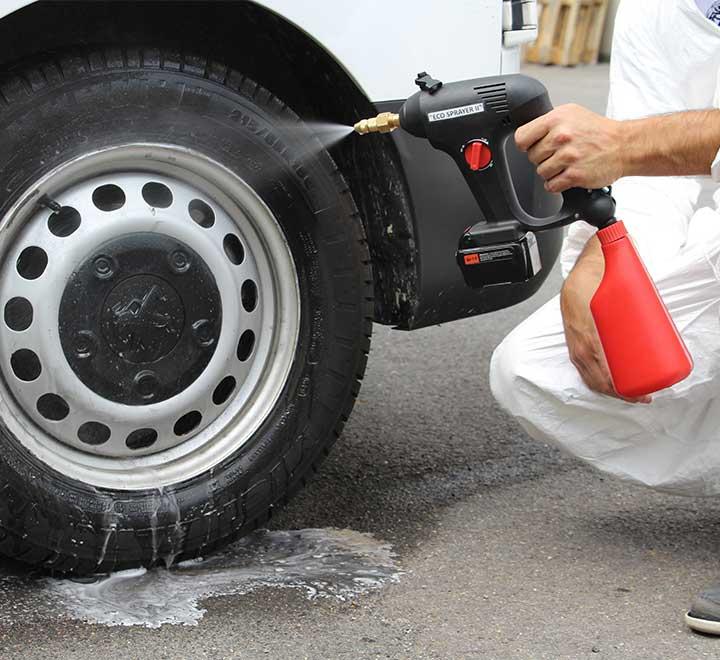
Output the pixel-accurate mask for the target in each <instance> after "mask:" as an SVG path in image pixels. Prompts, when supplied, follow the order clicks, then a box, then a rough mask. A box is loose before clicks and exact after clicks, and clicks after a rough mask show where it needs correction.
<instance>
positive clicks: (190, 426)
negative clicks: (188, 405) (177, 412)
mask: <svg viewBox="0 0 720 660" xmlns="http://www.w3.org/2000/svg"><path fill="white" fill-rule="evenodd" d="M200 422H202V415H201V414H200V413H199V412H198V411H197V410H192V411H191V412H189V413H185V414H184V415H183V416H182V417H181V418H180V419H178V421H177V422H175V427H174V429H173V430H174V431H175V435H178V436H179V435H187V434H188V433H190V432H192V431H194V430H195V429H196V428H197V427H198V426H200Z"/></svg>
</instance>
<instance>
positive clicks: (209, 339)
mask: <svg viewBox="0 0 720 660" xmlns="http://www.w3.org/2000/svg"><path fill="white" fill-rule="evenodd" d="M192 329H193V334H194V335H195V339H196V340H197V343H198V344H200V346H204V347H207V346H212V345H213V344H214V343H215V334H214V326H213V323H212V321H208V319H200V320H199V321H195V323H193V324H192Z"/></svg>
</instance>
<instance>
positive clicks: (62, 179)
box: [0, 144, 300, 490]
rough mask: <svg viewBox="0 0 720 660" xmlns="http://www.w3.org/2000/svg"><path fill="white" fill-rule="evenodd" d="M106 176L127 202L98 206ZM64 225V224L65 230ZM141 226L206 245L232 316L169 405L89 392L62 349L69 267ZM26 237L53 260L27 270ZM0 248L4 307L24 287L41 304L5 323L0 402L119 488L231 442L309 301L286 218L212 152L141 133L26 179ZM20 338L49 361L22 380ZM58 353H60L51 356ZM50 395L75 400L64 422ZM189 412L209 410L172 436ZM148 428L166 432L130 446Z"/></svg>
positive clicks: (81, 468) (62, 468) (279, 363)
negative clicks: (195, 208) (247, 302)
mask: <svg viewBox="0 0 720 660" xmlns="http://www.w3.org/2000/svg"><path fill="white" fill-rule="evenodd" d="M149 182H154V183H156V184H159V185H160V186H165V187H166V188H167V189H169V190H170V191H171V193H172V199H173V202H172V203H171V204H170V206H168V207H166V208H160V207H158V206H152V205H151V204H149V203H148V201H147V200H146V199H145V198H144V197H143V193H142V189H143V186H144V185H145V184H147V183H149ZM103 185H117V186H118V187H119V188H120V189H121V190H122V191H123V193H124V195H125V203H124V204H123V205H122V206H121V207H119V208H117V209H113V210H109V211H108V210H100V209H98V208H97V206H96V205H95V203H94V201H93V199H92V194H93V192H94V191H97V189H98V188H100V187H101V186H103ZM45 196H46V198H50V199H53V200H57V201H58V202H59V203H60V204H61V205H63V206H64V207H72V208H75V207H78V206H79V207H80V208H79V209H77V210H78V211H79V214H80V217H81V222H80V225H79V228H77V229H76V230H75V231H72V232H71V233H70V234H69V235H63V236H57V235H55V234H54V233H53V232H52V231H50V228H49V227H50V226H49V224H48V217H49V216H50V215H51V213H52V211H51V210H43V209H39V208H38V205H37V200H39V199H42V198H44V197H45ZM193 199H195V200H200V201H202V202H203V203H205V204H207V205H208V206H210V208H211V209H212V211H213V213H214V222H213V224H212V226H210V227H208V226H204V225H207V223H201V220H202V218H200V220H199V219H198V218H197V217H196V218H195V221H193V217H194V216H193V215H192V214H191V213H190V212H189V210H188V207H189V203H190V202H191V201H192V200H193ZM88 200H89V201H88ZM153 201H155V200H153ZM71 224H72V223H71ZM70 229H72V227H70ZM67 231H68V228H67V227H65V228H62V227H61V228H60V233H61V234H62V233H66V232H67ZM138 232H154V233H156V234H158V235H161V236H169V237H170V238H171V239H174V240H178V241H181V242H182V243H183V244H185V245H188V246H189V247H190V248H192V250H194V251H195V252H196V253H197V254H198V255H200V257H201V258H202V260H203V261H204V262H205V263H206V264H208V266H209V267H210V269H211V271H212V274H213V276H214V278H215V280H216V283H217V286H218V290H219V295H220V298H221V300H222V320H221V323H222V326H221V330H220V332H219V337H218V339H217V346H216V348H214V352H213V354H212V356H211V357H210V358H209V362H208V364H207V365H206V366H205V367H204V369H203V370H202V371H201V373H200V374H199V375H198V376H197V378H196V380H194V381H193V382H192V383H191V384H190V386H188V387H187V388H186V389H184V390H183V391H182V392H180V393H178V394H177V395H175V396H172V397H170V398H168V399H167V400H164V401H161V402H159V403H155V404H153V403H149V404H145V405H139V406H138V405H136V406H130V405H123V404H119V403H116V402H112V401H109V400H108V399H107V398H104V397H102V396H99V395H98V394H97V393H94V392H92V390H91V389H90V388H89V387H88V386H87V385H86V384H85V383H83V381H82V380H81V379H80V378H78V376H77V374H76V373H75V372H73V370H72V368H71V367H70V366H69V363H68V360H67V359H66V357H65V355H64V353H63V344H62V342H61V341H60V332H59V331H58V330H57V328H56V326H57V315H56V314H57V313H59V310H60V302H59V300H61V299H62V291H64V290H65V289H64V287H65V286H66V282H67V278H69V277H70V275H71V273H73V272H74V271H76V270H77V269H78V266H79V263H78V262H79V260H80V258H81V256H82V255H85V257H87V256H88V255H89V254H90V253H92V251H93V250H94V249H96V248H98V247H99V246H100V245H102V244H103V243H104V242H106V241H108V240H111V239H113V238H114V237H117V236H119V235H127V234H132V233H138ZM230 234H234V235H235V236H236V237H238V238H239V240H240V243H241V245H242V247H243V251H244V255H243V259H242V261H241V263H240V264H236V263H234V262H233V260H232V259H231V255H230V253H229V252H228V251H227V249H226V246H225V245H224V244H223V240H224V238H225V237H226V236H228V235H230ZM30 245H33V246H36V247H40V248H42V249H44V250H45V252H46V253H47V255H48V265H47V266H46V268H45V270H43V272H42V274H41V275H40V276H39V277H36V278H34V279H28V278H27V277H25V275H27V273H25V272H23V275H20V273H19V268H20V267H19V258H20V255H21V253H22V252H23V250H25V249H26V248H27V247H28V246H30ZM0 255H2V262H0V263H2V266H1V268H2V273H3V274H4V275H5V277H3V278H2V282H0V304H1V305H2V306H3V309H6V305H7V303H8V301H9V300H11V299H17V298H21V299H23V298H24V299H27V300H29V301H30V302H31V304H32V307H33V312H34V317H33V321H32V323H31V324H30V327H29V328H28V329H24V330H19V331H18V330H12V329H10V328H9V327H8V325H7V317H6V318H4V319H2V323H1V324H0V325H2V328H1V329H0V349H1V353H0V354H1V355H2V365H1V370H2V376H3V377H2V382H1V383H0V385H1V387H2V390H3V391H2V392H1V394H2V401H0V411H1V412H2V415H3V418H4V419H5V420H6V423H7V426H8V428H9V430H10V431H11V432H12V433H13V434H14V435H15V437H16V438H17V439H18V441H19V442H20V443H21V444H22V445H23V446H24V447H26V448H27V449H29V450H30V451H31V452H32V453H33V454H35V455H36V456H37V457H38V458H39V459H40V460H42V461H43V462H45V463H46V464H48V465H50V466H51V467H52V468H54V469H56V470H57V471H58V472H60V473H62V474H64V475H66V476H68V477H71V478H74V479H78V480H80V481H83V482H86V483H90V484H92V485H95V486H100V487H107V488H114V489H127V490H136V489H144V488H153V487H157V486H163V485H168V484H172V483H178V482H180V481H184V480H186V479H189V478H192V477H194V476H197V475H198V474H202V473H203V472H205V471H207V470H209V469H210V468H212V467H213V466H215V465H217V464H218V463H220V462H222V461H223V460H224V459H225V458H227V457H228V456H229V455H231V454H232V453H233V452H235V451H236V450H237V449H238V448H239V447H241V446H242V445H243V444H244V443H245V442H247V440H248V439H249V438H250V437H251V436H252V435H253V433H254V432H255V431H256V430H257V428H258V427H259V425H260V424H261V423H262V422H263V421H264V420H265V419H266V418H267V417H268V415H269V413H270V412H271V411H272V409H273V408H274V406H275V404H276V403H277V400H278V398H279V396H280V394H281V392H282V389H283V387H284V385H285V382H286V380H287V376H288V374H289V372H290V368H291V366H292V362H293V359H294V355H295V349H296V345H297V335H298V331H299V321H300V298H299V289H298V283H297V275H296V271H295V268H294V265H293V260H292V255H291V253H290V249H289V246H288V244H287V241H286V240H285V236H284V234H283V232H282V229H281V228H280V226H279V224H278V223H277V221H276V219H275V218H274V216H273V214H272V212H271V211H270V210H269V209H268V207H267V206H266V205H265V204H264V203H263V202H262V200H261V199H260V198H259V196H258V195H257V194H256V193H255V192H254V191H253V190H252V189H251V188H250V187H249V186H248V185H247V183H246V182H244V181H243V180H242V179H241V178H239V177H238V176H237V175H235V174H233V173H232V172H230V171H229V170H228V169H227V168H225V167H223V166H222V165H220V164H219V163H217V162H215V161H214V160H212V159H210V158H208V157H206V156H204V155H203V154H200V153H199V152H196V151H193V150H189V149H184V148H180V147H176V146H172V145H158V144H131V145H122V146H116V147H112V148H107V149H103V150H101V151H97V152H93V153H91V154H87V155H84V156H82V157H79V158H76V159H74V160H72V161H69V162H67V163H65V164H63V165H61V166H59V167H57V168H56V169H54V170H53V171H52V172H50V173H48V174H47V175H46V176H44V177H43V179H42V180H40V181H39V182H37V183H36V184H35V185H33V186H32V187H30V188H29V189H28V190H27V191H26V192H25V193H24V194H23V196H22V197H21V198H20V199H19V200H18V202H17V203H16V204H15V205H14V206H13V207H12V208H11V209H10V211H9V212H8V214H7V215H6V216H5V217H4V218H3V220H2V222H1V223H0ZM32 274H33V273H31V275H32ZM248 280H249V281H251V282H254V284H255V287H256V296H255V304H254V306H253V308H252V310H251V311H247V310H246V309H243V300H242V296H241V290H242V283H244V282H245V281H248ZM38 285H40V286H38ZM40 301H42V304H38V303H39V302H40ZM191 311H192V310H191ZM53 317H54V318H55V323H54V324H53V323H52V318H53ZM246 330H250V331H252V332H253V333H254V337H255V340H254V342H253V346H252V347H251V351H250V353H249V355H248V356H244V359H242V360H241V359H240V358H239V342H240V337H241V336H242V335H243V333H244V332H245V331H246ZM20 349H30V350H32V351H33V352H35V353H36V355H37V356H38V358H39V361H40V363H41V365H42V369H41V375H40V376H39V377H38V378H35V379H33V380H31V381H25V380H21V379H19V378H18V375H17V372H16V370H15V367H14V364H13V363H12V357H13V355H15V354H16V353H17V351H18V350H20ZM51 356H60V357H59V358H55V361H54V362H53V358H52V357H51ZM23 375H24V374H23ZM31 375H33V374H31ZM227 377H233V378H235V380H236V384H235V387H234V390H233V391H232V393H231V394H230V395H229V397H228V398H227V400H225V401H223V402H222V403H220V404H217V403H216V402H215V401H213V394H214V393H215V392H216V389H217V388H218V387H219V386H220V384H221V383H222V382H223V380H224V379H226V378H227ZM226 389H227V388H226ZM57 390H62V391H60V392H58V391H57ZM49 393H50V394H59V395H60V396H62V397H63V398H64V399H65V400H66V402H67V404H68V408H69V409H70V412H69V413H68V414H67V415H66V416H65V417H63V418H62V419H60V420H56V419H48V418H47V417H45V416H43V415H42V414H40V412H39V411H40V403H39V401H40V397H41V396H43V395H44V394H49ZM33 406H34V407H33ZM91 411H92V413H93V414H92V415H91V414H90V412H91ZM193 411H197V412H199V413H200V415H201V422H200V423H199V424H198V426H197V427H195V428H194V429H191V430H190V431H189V432H187V433H184V434H182V433H181V434H177V433H175V431H174V423H173V420H175V422H177V420H178V419H179V418H180V417H181V416H182V415H183V414H185V413H191V412H193ZM88 422H97V423H101V424H104V425H106V426H107V427H108V428H110V430H111V435H110V439H109V440H107V441H105V442H102V443H100V444H98V445H91V444H87V443H84V442H82V441H81V440H80V439H79V436H78V431H79V430H80V426H81V425H82V424H86V423H88ZM171 424H172V425H173V428H170V426H171ZM143 428H150V429H155V430H156V431H157V436H158V438H157V440H155V441H154V442H152V443H150V445H148V446H140V447H139V448H135V446H134V445H133V448H132V449H130V448H129V447H130V446H129V444H125V447H124V448H123V444H124V443H126V441H127V443H129V435H130V434H131V433H132V431H133V430H140V429H143ZM141 445H142V443H141Z"/></svg>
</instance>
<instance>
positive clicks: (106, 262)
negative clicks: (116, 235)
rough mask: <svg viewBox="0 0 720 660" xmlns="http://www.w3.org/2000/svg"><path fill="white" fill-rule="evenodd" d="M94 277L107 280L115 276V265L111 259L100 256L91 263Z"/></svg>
mask: <svg viewBox="0 0 720 660" xmlns="http://www.w3.org/2000/svg"><path fill="white" fill-rule="evenodd" d="M93 270H94V272H95V276H96V277H98V278H100V279H101V280H107V279H109V278H111V277H112V276H113V275H114V274H115V270H116V264H115V260H114V259H113V258H112V257H109V256H107V255H104V254H101V255H100V256H98V257H95V260H94V261H93Z"/></svg>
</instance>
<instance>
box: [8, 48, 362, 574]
mask: <svg viewBox="0 0 720 660" xmlns="http://www.w3.org/2000/svg"><path fill="white" fill-rule="evenodd" d="M0 92H1V94H0V162H2V164H3V167H2V173H1V174H0V190H2V191H4V192H5V191H10V192H9V193H5V194H6V195H7V196H6V197H5V198H4V199H2V206H0V212H2V213H5V212H6V211H7V209H8V208H9V206H10V205H11V204H12V202H13V201H14V200H15V199H16V198H17V196H18V195H19V194H20V193H21V192H22V191H23V190H24V189H25V188H26V187H27V186H28V185H30V183H31V182H32V181H35V180H37V179H38V178H39V177H40V176H41V175H42V174H43V173H45V172H47V171H48V170H50V169H52V168H53V167H56V166H57V165H59V164H60V163H62V162H64V161H67V160H68V159H70V158H73V157H75V156H77V155H79V154H82V153H87V152H89V151H92V150H94V149H96V148H98V147H105V146H108V145H112V144H122V143H127V142H143V141H145V142H164V143H173V144H178V145H184V146H188V147H192V148H194V149H196V150H198V151H201V152H203V153H205V154H207V155H209V156H210V157H212V158H214V159H215V160H217V161H219V162H221V163H222V164H224V165H225V166H226V167H228V168H230V169H231V170H233V171H235V172H237V173H238V174H239V175H240V176H241V177H243V178H244V179H245V180H246V181H247V182H248V183H250V185H251V186H252V187H253V188H254V189H255V190H256V191H257V192H258V193H259V194H260V196H261V197H262V198H263V200H264V201H265V203H266V204H267V205H268V206H269V207H270V209H271V210H272V211H273V213H274V214H275V216H276V218H277V219H278V221H279V223H280V224H281V226H282V227H283V230H284V232H285V234H286V238H287V241H288V244H289V245H290V248H291V251H292V253H293V257H294V259H295V265H296V268H297V272H298V280H299V284H300V295H301V328H300V338H299V343H298V347H297V353H296V357H295V362H294V365H293V368H292V370H291V374H290V377H289V379H288V382H287V383H286V386H285V389H284V391H283V394H282V396H281V397H280V402H279V403H278V405H277V406H276V409H275V410H274V411H273V412H272V414H271V415H270V417H269V418H268V419H267V420H266V421H265V422H264V423H263V425H262V426H261V428H260V430H259V431H258V432H257V433H256V434H255V436H254V437H253V438H252V439H251V440H249V441H248V442H247V443H246V444H245V445H244V446H243V447H241V448H240V449H239V450H238V451H237V452H236V453H235V454H234V455H233V456H232V457H230V458H229V459H228V460H226V461H225V462H224V463H223V464H221V465H218V466H216V467H215V468H214V470H213V474H212V477H211V476H210V475H209V474H205V475H201V476H198V477H195V478H193V479H190V480H188V481H185V482H182V483H178V484H174V485H173V486H171V487H166V488H165V489H163V490H162V491H158V490H148V491H110V490H104V489H97V488H94V487H92V486H89V485H87V484H84V483H80V482H78V481H75V480H71V479H69V478H67V477H65V476H63V475H62V474H59V473H58V472H56V471H54V470H52V469H50V468H49V467H48V466H47V465H46V464H44V463H42V462H41V461H39V460H38V459H37V458H36V457H35V456H34V455H32V454H30V453H29V452H28V451H27V450H26V449H25V448H24V447H22V446H21V445H20V443H19V442H18V441H17V440H16V439H15V438H14V437H13V436H12V435H10V434H9V433H8V432H7V431H6V430H5V425H4V424H2V420H0V486H1V488H0V552H2V553H3V554H5V555H8V556H10V557H13V558H16V559H19V560H22V561H24V562H27V563H29V564H33V565H38V566H43V567H45V568H46V569H49V570H51V571H53V572H56V573H74V574H89V573H104V572H108V571H112V570H120V569H126V568H130V567H137V566H151V565H153V564H154V563H157V562H162V561H164V562H166V563H167V562H172V561H179V560H184V559H189V558H192V557H197V556H199V555H203V554H206V553H208V552H210V551H212V550H213V549H214V548H216V547H218V546H220V545H222V544H225V543H226V542H229V541H231V540H233V539H235V538H237V537H239V536H241V535H243V534H245V533H248V532H250V531H252V530H254V529H256V528H257V527H259V526H262V525H263V524H265V523H266V521H267V520H268V519H269V517H270V515H271V512H272V509H273V507H274V506H277V505H279V504H282V503H284V502H285V501H286V500H287V498H288V497H289V496H290V495H291V494H292V493H293V492H295V491H296V490H297V489H298V488H299V487H301V486H302V485H303V484H304V483H305V481H306V479H307V478H308V477H310V476H311V475H312V474H313V473H314V471H316V470H317V467H318V465H319V464H320V462H321V461H322V459H323V458H324V457H325V456H326V455H327V453H328V451H329V449H330V447H331V446H332V444H333V443H334V442H335V440H336V438H338V437H339V435H340V432H341V429H342V427H343V424H344V423H345V421H346V420H347V417H348V415H349V414H350V411H351V409H352V407H353V404H354V401H355V398H356V396H357V394H358V391H359V386H360V382H359V381H360V379H361V378H362V375H363V372H364V370H365V365H366V363H367V353H368V350H369V347H370V334H371V323H372V319H371V316H372V309H373V304H372V276H371V267H370V261H369V255H368V249H367V243H366V240H365V236H364V232H363V227H362V223H361V221H360V218H359V216H358V213H357V210H356V208H355V204H354V202H353V200H352V197H351V194H350V192H349V190H348V188H347V186H346V184H345V182H344V180H343V178H342V176H341V175H340V173H339V172H338V169H337V167H336V166H335V164H334V163H333V162H332V159H331V158H330V156H329V155H328V154H327V152H325V151H324V150H319V151H318V153H317V156H312V157H308V150H309V149H308V148H309V146H310V144H311V141H312V140H314V138H313V137H312V135H311V133H310V132H309V131H307V129H306V128H304V125H302V124H300V123H299V120H298V118H297V116H296V115H295V114H294V113H293V112H292V111H291V110H290V109H289V108H288V107H287V106H286V105H285V104H284V103H283V102H282V101H281V100H279V99H278V98H276V97H275V96H273V95H272V94H270V93H269V92H268V91H267V90H265V89H263V88H262V87H260V86H259V85H257V84H255V83H254V82H253V81H251V80H248V79H247V78H246V77H244V76H243V75H242V74H241V73H239V72H237V71H234V70H232V69H230V68H228V67H227V66H225V65H223V64H219V63H215V62H211V61H208V60H206V59H203V58H199V57H194V56H189V55H183V54H180V53H175V52H165V51H161V50H159V49H154V48H122V49H121V48H117V49H110V48H109V49H105V50H103V51H95V52H85V53H71V54H67V55H66V56H62V57H55V58H53V59H47V60H45V61H42V62H39V63H38V64H37V65H33V66H31V67H27V68H25V69H24V70H23V71H22V72H21V73H17V74H13V75H11V76H9V77H7V78H6V79H5V80H4V81H3V82H2V84H0ZM0 304H2V305H4V304H5V301H0ZM0 358H1V359H8V358H7V356H0ZM63 359H64V358H63Z"/></svg>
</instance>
